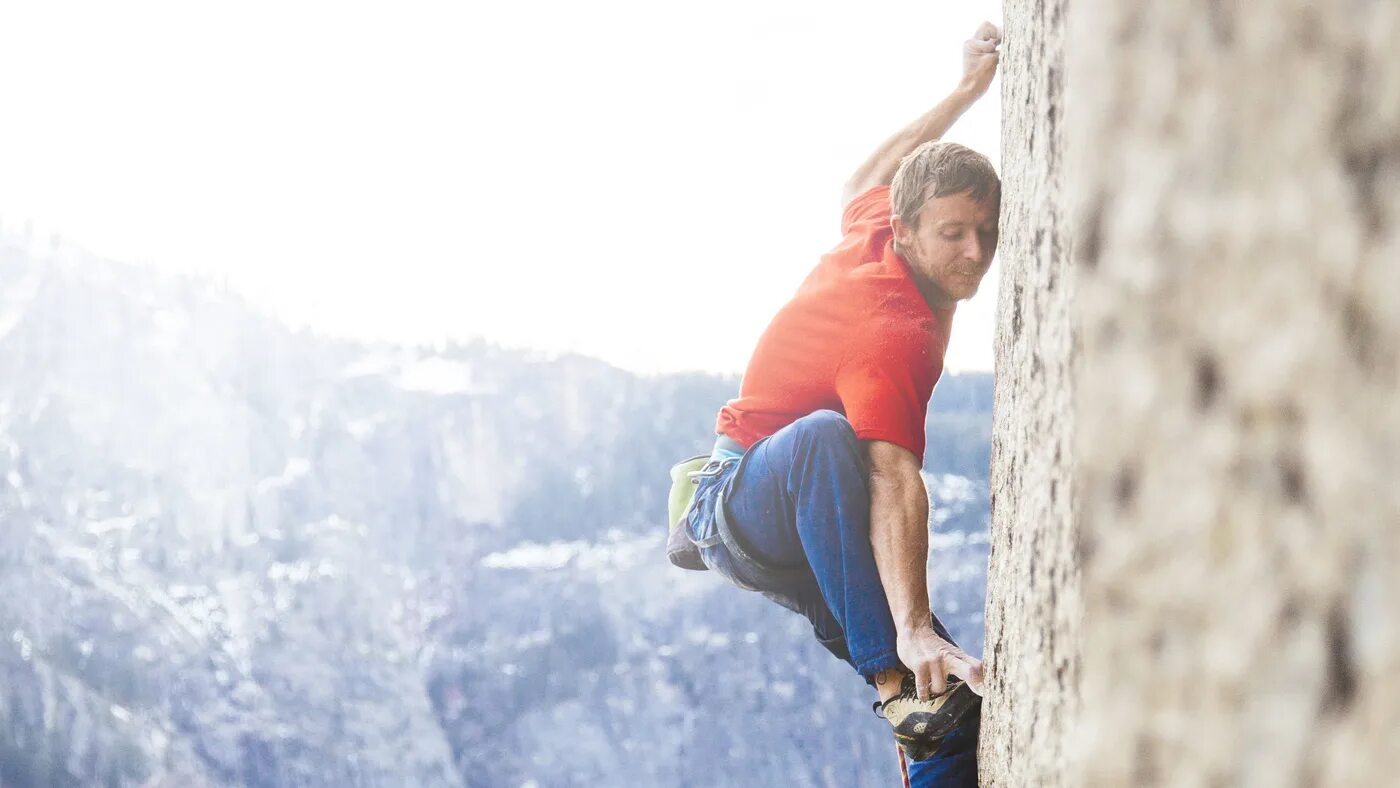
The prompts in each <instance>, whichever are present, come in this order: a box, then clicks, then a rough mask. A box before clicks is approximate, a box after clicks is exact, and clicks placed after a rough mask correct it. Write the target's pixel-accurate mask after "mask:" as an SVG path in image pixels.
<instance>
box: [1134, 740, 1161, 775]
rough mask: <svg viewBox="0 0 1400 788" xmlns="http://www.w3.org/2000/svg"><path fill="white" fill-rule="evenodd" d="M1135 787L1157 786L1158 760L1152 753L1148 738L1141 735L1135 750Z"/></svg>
mask: <svg viewBox="0 0 1400 788" xmlns="http://www.w3.org/2000/svg"><path fill="white" fill-rule="evenodd" d="M1133 753H1134V756H1133V785H1136V786H1144V785H1156V784H1157V774H1158V771H1157V758H1156V756H1155V755H1154V753H1153V751H1152V743H1151V742H1150V741H1148V739H1147V736H1146V735H1144V734H1139V735H1138V738H1137V744H1136V746H1135V747H1134V748H1133Z"/></svg>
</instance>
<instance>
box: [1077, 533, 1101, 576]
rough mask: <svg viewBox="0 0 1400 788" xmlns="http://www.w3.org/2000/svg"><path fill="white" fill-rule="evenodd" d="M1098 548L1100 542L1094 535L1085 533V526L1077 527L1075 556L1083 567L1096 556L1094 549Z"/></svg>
mask: <svg viewBox="0 0 1400 788" xmlns="http://www.w3.org/2000/svg"><path fill="white" fill-rule="evenodd" d="M1097 548H1098V542H1097V541H1096V540H1095V539H1094V537H1092V536H1090V535H1088V534H1086V533H1084V529H1083V528H1076V529H1075V531H1074V557H1075V558H1076V559H1077V560H1078V561H1079V565H1080V566H1081V567H1082V566H1084V565H1085V564H1087V563H1089V561H1090V560H1091V559H1092V558H1093V557H1094V551H1095V550H1096V549H1097Z"/></svg>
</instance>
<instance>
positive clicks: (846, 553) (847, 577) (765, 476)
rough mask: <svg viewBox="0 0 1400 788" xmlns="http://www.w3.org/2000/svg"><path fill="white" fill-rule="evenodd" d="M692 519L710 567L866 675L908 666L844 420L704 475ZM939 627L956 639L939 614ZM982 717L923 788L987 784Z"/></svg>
mask: <svg viewBox="0 0 1400 788" xmlns="http://www.w3.org/2000/svg"><path fill="white" fill-rule="evenodd" d="M698 482H699V485H698V489H697V491H696V498H695V504H694V506H693V507H692V509H691V516H690V518H689V519H688V520H687V522H686V527H687V528H689V529H690V532H689V533H690V537H691V539H692V540H693V541H694V542H695V544H696V545H697V546H698V547H699V549H700V556H701V558H702V559H703V560H704V562H705V565H706V566H708V567H709V568H710V569H712V570H714V571H716V572H718V573H719V574H721V575H723V576H725V577H726V578H728V579H729V581H730V582H732V583H733V584H734V585H737V586H739V587H740V588H743V589H747V590H750V591H756V592H758V593H761V594H763V595H764V596H766V597H768V598H769V599H771V600H773V601H774V602H777V603H778V604H780V605H782V606H783V607H786V608H788V609H789V610H792V611H794V612H796V613H799V614H801V615H803V616H805V617H806V618H807V619H808V620H809V621H810V622H811V623H812V629H813V633H814V634H815V635H816V638H817V640H818V641H819V642H820V643H821V644H822V645H823V646H825V647H826V649H827V650H828V651H830V652H831V653H832V654H834V655H835V656H836V657H837V658H839V659H841V660H844V661H845V662H847V663H849V664H850V665H851V666H852V667H853V668H855V670H856V671H857V672H858V673H860V674H861V675H862V676H865V677H867V679H869V677H871V676H873V675H874V674H876V673H879V672H880V671H883V670H886V669H889V668H893V667H896V666H897V665H899V657H898V655H897V654H896V652H895V628H894V620H893V618H892V617H891V615H890V609H889V602H888V601H887V600H886V598H885V591H884V586H882V585H881V584H880V575H879V571H878V569H877V568H876V566H875V555H874V551H873V549H872V547H871V544H870V489H869V472H868V470H867V468H866V466H865V460H864V452H863V451H862V449H861V446H860V442H859V441H858V440H857V438H856V436H855V432H854V431H853V430H852V429H851V425H850V423H849V422H847V421H846V418H845V417H844V416H842V415H841V414H839V413H836V412H834V411H829V410H820V411H817V412H815V413H812V414H810V415H808V416H804V417H803V418H800V419H798V420H797V421H795V422H793V423H792V424H789V425H788V426H786V427H784V428H783V429H781V430H779V431H777V432H776V433H774V434H773V435H771V436H769V437H767V438H764V439H763V440H760V441H758V442H757V443H755V444H754V445H753V446H751V447H749V449H748V451H746V452H744V454H743V456H742V458H739V459H729V460H723V461H719V462H712V463H710V465H708V466H707V467H706V468H705V469H704V470H703V471H702V472H701V473H700V474H699V477H698ZM933 623H934V627H935V630H936V631H938V632H939V634H940V635H942V636H943V637H944V638H946V639H948V640H949V641H950V642H951V641H952V637H951V636H950V635H949V634H948V632H947V630H946V629H945V628H944V627H943V624H942V622H940V621H938V619H937V617H936V616H935V617H934V619H933ZM976 750H977V721H975V720H974V721H972V722H970V723H969V725H968V726H967V727H966V729H964V730H959V731H958V732H956V733H955V734H953V735H951V736H950V737H949V738H948V740H947V741H946V743H945V744H944V746H943V747H942V748H941V749H940V751H939V753H938V754H937V755H936V756H935V757H934V758H931V759H929V760H927V761H922V762H917V763H914V764H911V769H910V779H911V781H912V780H914V776H915V774H916V773H917V774H919V775H920V781H919V782H914V783H913V784H915V785H942V786H955V785H956V786H961V785H976V784H977V768H976Z"/></svg>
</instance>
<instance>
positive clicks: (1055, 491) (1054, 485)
mask: <svg viewBox="0 0 1400 788" xmlns="http://www.w3.org/2000/svg"><path fill="white" fill-rule="evenodd" d="M1059 493H1060V482H1059V480H1058V479H1051V480H1050V503H1051V505H1053V504H1054V503H1055V499H1056V498H1058V497H1059Z"/></svg>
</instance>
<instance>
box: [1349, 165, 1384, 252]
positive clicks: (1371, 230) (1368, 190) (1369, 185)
mask: <svg viewBox="0 0 1400 788" xmlns="http://www.w3.org/2000/svg"><path fill="white" fill-rule="evenodd" d="M1381 159H1382V157H1381V151H1380V149H1379V148H1368V149H1361V150H1358V149H1356V148H1351V149H1349V150H1344V152H1343V153H1342V168H1343V169H1345V170H1346V174H1347V179H1348V180H1349V181H1350V182H1351V188H1352V199H1353V200H1354V205H1353V207H1354V208H1355V209H1356V212H1357V213H1358V214H1360V216H1361V218H1362V222H1363V226H1364V227H1365V229H1366V234H1367V235H1369V236H1371V237H1373V238H1374V237H1375V236H1377V235H1380V233H1381V231H1382V230H1383V229H1384V228H1385V214H1384V213H1383V212H1382V210H1381V202H1382V201H1381V196H1380V195H1379V194H1377V193H1376V173H1377V172H1379V171H1380V169H1381Z"/></svg>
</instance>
